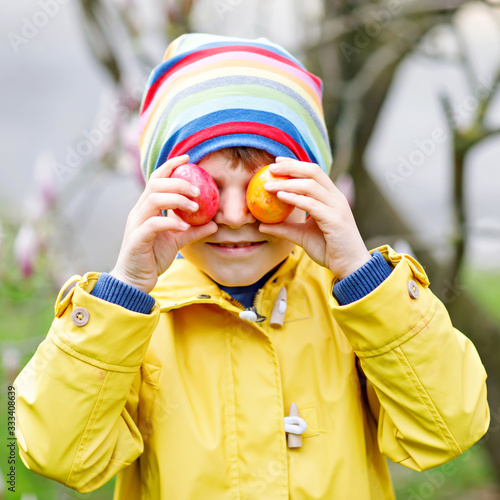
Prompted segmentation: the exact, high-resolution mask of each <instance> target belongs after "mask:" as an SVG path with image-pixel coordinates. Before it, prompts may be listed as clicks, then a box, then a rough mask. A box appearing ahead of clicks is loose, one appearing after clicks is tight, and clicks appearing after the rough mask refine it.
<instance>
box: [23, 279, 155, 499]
mask: <svg viewBox="0 0 500 500" xmlns="http://www.w3.org/2000/svg"><path fill="white" fill-rule="evenodd" d="M97 278H98V274H96V273H90V274H87V275H85V276H84V277H83V278H80V277H77V278H76V286H74V287H73V288H72V289H71V291H70V292H68V293H67V295H66V296H65V298H64V299H63V298H62V292H63V290H64V288H66V286H65V287H63V290H62V291H61V293H60V295H59V297H58V299H57V301H56V307H55V312H56V314H55V319H54V321H53V323H52V326H51V328H50V331H49V333H48V335H47V337H46V339H45V340H44V341H43V342H42V343H41V344H40V346H39V347H38V349H37V351H36V353H35V355H34V356H33V358H32V359H31V360H30V362H29V363H28V364H27V365H26V367H25V368H24V370H23V371H22V372H21V373H20V375H19V376H18V377H17V379H16V381H15V382H14V386H15V388H16V396H17V400H16V413H17V419H16V437H17V442H18V445H19V455H20V457H21V459H22V461H23V462H24V464H25V465H26V466H27V467H28V468H29V469H31V470H33V471H34V472H36V473H38V474H41V475H43V476H46V477H49V478H51V479H54V480H56V481H58V482H60V483H63V484H65V485H66V486H69V487H71V488H74V489H76V490H78V491H80V492H87V491H92V490H95V489H96V488H98V487H100V486H101V485H103V484H104V483H106V482H107V481H108V480H109V479H111V478H112V477H113V476H114V475H115V474H116V473H117V472H118V471H119V470H121V469H123V468H124V467H126V466H128V465H129V464H131V463H132V462H133V461H134V460H135V459H136V458H137V457H138V456H139V455H140V454H141V453H142V451H143V447H144V445H143V440H142V437H141V433H140V431H139V428H138V422H137V420H138V419H137V409H138V398H139V388H140V384H141V372H140V367H141V364H142V361H143V358H144V356H145V353H146V350H147V347H148V344H149V340H150V338H151V335H152V333H153V331H154V329H155V327H156V325H157V323H158V319H159V308H158V306H157V305H155V306H154V307H153V310H152V313H151V314H149V315H146V314H140V313H135V312H131V311H128V310H127V309H124V308H122V307H120V306H118V305H115V304H112V303H109V302H106V301H103V300H101V299H99V298H96V297H94V296H92V295H90V293H89V292H90V291H91V290H92V288H93V286H94V285H95V282H96V281H97ZM73 281H75V280H73ZM68 284H69V282H68ZM68 284H67V285H68Z"/></svg>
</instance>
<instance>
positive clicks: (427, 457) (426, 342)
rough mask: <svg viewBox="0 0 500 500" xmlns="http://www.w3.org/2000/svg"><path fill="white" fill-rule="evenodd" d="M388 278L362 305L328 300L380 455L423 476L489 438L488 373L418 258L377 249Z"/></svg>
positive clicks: (389, 249)
mask: <svg viewBox="0 0 500 500" xmlns="http://www.w3.org/2000/svg"><path fill="white" fill-rule="evenodd" d="M378 250H380V251H381V252H382V254H383V255H384V257H385V258H386V260H388V261H389V262H390V263H391V264H392V265H393V266H394V269H393V271H392V273H391V274H390V276H389V277H388V278H387V279H386V280H385V281H384V282H382V284H380V285H379V286H378V287H377V288H376V289H375V290H373V291H372V292H371V293H369V294H368V295H366V296H365V297H363V298H362V299H360V300H357V301H356V302H352V303H351V304H347V305H343V306H341V305H339V304H338V302H337V301H336V300H335V298H333V297H332V298H330V300H331V306H332V312H333V314H334V317H335V320H336V321H337V322H338V324H339V326H340V327H341V328H342V330H343V331H344V333H345V335H346V336H347V337H348V339H349V341H350V342H351V344H352V346H353V348H354V351H355V353H356V355H357V356H358V358H359V360H360V365H361V368H362V370H363V372H364V375H365V376H366V378H367V388H368V399H369V401H370V406H371V409H372V412H373V414H374V416H375V418H376V420H377V421H378V442H379V447H380V450H381V452H382V453H383V454H384V455H385V456H387V457H388V458H389V459H391V460H392V461H394V462H397V463H400V464H402V465H405V466H407V467H410V468H412V469H415V470H418V471H422V470H426V469H428V468H430V467H434V466H436V465H440V464H442V463H445V462H447V461H449V460H451V459H453V458H455V457H457V456H459V455H460V454H461V453H463V452H464V451H465V450H467V449H468V448H469V447H470V446H472V445H473V444H474V443H475V442H476V441H478V440H479V439H480V438H481V437H482V436H483V435H484V434H485V432H486V431H487V429H488V425H489V418H490V414H489V408H488V403H487V400H486V373H485V370H484V367H483V365H482V363H481V360H480V358H479V356H478V353H477V351H476V349H475V347H474V345H473V344H472V342H471V341H470V340H469V339H468V338H467V337H465V336H464V335H463V334H462V333H460V332H459V331H458V330H456V329H455V328H454V327H453V325H452V324H451V321H450V318H449V315H448V313H447V311H446V308H445V306H444V305H443V303H442V302H441V301H439V299H438V298H437V297H436V296H435V295H434V294H433V293H432V292H431V291H430V290H429V288H428V286H429V281H428V279H427V276H426V275H425V272H424V270H423V269H422V267H421V266H420V264H418V262H416V261H415V260H414V259H413V258H412V257H410V256H408V255H401V254H397V253H395V252H394V251H393V250H392V249H391V248H390V247H381V248H378Z"/></svg>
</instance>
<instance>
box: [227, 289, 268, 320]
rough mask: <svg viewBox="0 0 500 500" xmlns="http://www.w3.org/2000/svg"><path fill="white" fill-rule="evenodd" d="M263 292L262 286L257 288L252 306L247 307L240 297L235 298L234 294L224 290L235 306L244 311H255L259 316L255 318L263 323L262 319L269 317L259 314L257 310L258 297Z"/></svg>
mask: <svg viewBox="0 0 500 500" xmlns="http://www.w3.org/2000/svg"><path fill="white" fill-rule="evenodd" d="M261 292H262V288H259V290H257V292H256V293H255V295H254V297H253V303H252V306H251V307H245V306H244V305H243V304H242V303H241V302H240V301H239V300H238V299H235V298H234V297H233V296H231V295H229V294H228V293H227V292H224V293H226V295H227V296H228V297H229V300H230V302H231V303H233V304H234V305H235V306H237V307H238V308H239V309H241V310H242V311H250V312H253V313H255V314H256V316H257V319H256V320H255V322H256V323H261V322H262V321H265V320H266V319H267V316H262V315H261V314H259V313H258V312H257V307H256V305H257V297H258V295H259V294H260V293H261Z"/></svg>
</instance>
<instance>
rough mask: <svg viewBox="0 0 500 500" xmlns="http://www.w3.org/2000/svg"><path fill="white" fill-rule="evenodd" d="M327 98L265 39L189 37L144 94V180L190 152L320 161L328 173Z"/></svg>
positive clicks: (174, 48) (196, 157) (173, 48)
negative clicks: (249, 152) (248, 151)
mask: <svg viewBox="0 0 500 500" xmlns="http://www.w3.org/2000/svg"><path fill="white" fill-rule="evenodd" d="M321 94H322V82H321V80H320V79H319V78H318V77H316V76H315V75H313V74H311V73H309V72H308V71H307V70H306V69H305V68H304V66H303V65H302V64H301V63H300V62H299V61H297V59H295V58H294V57H293V56H292V55H291V54H289V53H288V52H287V51H286V50H284V49H283V48H282V47H280V46H279V45H276V44H274V43H271V42H269V41H268V40H267V39H265V38H258V39H256V40H246V39H242V38H232V37H223V36H217V35H206V34H188V35H183V36H181V37H179V38H177V39H176V40H174V41H173V42H172V43H171V44H170V45H169V47H168V49H167V51H166V53H165V56H164V58H163V62H162V63H161V64H160V65H158V66H157V67H156V68H155V69H154V70H153V72H152V73H151V75H150V77H149V81H148V85H147V88H146V92H145V94H144V98H143V102H142V106H141V114H140V122H139V130H140V139H139V146H140V150H141V166H142V171H143V173H144V176H145V178H146V179H148V178H149V176H150V175H151V172H153V170H155V169H156V168H158V167H159V166H160V165H162V164H163V163H165V161H166V160H167V159H169V158H171V157H173V156H180V155H182V154H185V153H187V154H189V156H190V161H191V162H192V163H197V162H199V161H200V160H201V159H202V158H203V157H204V156H206V155H207V154H209V153H212V152H214V151H217V150H219V149H222V148H226V147H235V146H248V147H254V148H259V149H264V150H265V151H267V152H268V153H270V154H271V155H272V156H275V157H276V156H286V157H291V158H296V159H298V160H301V161H310V162H313V163H318V164H319V165H320V166H321V168H322V169H323V170H324V171H325V172H328V171H329V170H330V166H331V162H332V155H331V151H330V145H329V141H328V136H327V131H326V127H325V122H324V118H323V108H322V105H321Z"/></svg>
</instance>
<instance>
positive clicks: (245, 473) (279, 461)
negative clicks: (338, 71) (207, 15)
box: [16, 35, 489, 500]
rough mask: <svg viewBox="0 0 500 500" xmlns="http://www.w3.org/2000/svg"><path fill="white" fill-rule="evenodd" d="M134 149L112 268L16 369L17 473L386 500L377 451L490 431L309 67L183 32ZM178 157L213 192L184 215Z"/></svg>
mask: <svg viewBox="0 0 500 500" xmlns="http://www.w3.org/2000/svg"><path fill="white" fill-rule="evenodd" d="M140 145H141V153H142V160H143V168H144V172H145V176H146V178H149V182H148V183H147V185H146V188H145V191H144V193H143V194H142V196H141V197H140V199H139V201H138V203H137V205H136V206H135V207H134V209H133V210H132V211H131V213H130V216H129V218H128V221H127V226H126V230H125V235H124V238H123V245H122V248H121V251H120V254H119V257H118V260H117V264H116V266H115V268H114V269H113V271H112V272H111V273H110V274H105V273H103V274H101V275H99V274H98V273H88V274H86V275H85V276H84V277H83V278H81V277H75V278H72V279H71V280H70V281H69V282H68V283H67V285H66V286H65V287H63V290H62V291H61V293H60V295H59V297H58V298H57V301H56V306H55V320H54V323H53V325H52V327H51V329H50V332H49V334H48V336H47V338H46V340H45V341H44V342H43V343H42V344H41V345H40V347H39V348H38V350H37V352H36V354H35V356H34V357H33V359H32V360H31V361H30V363H29V364H28V365H27V366H26V368H25V369H24V370H23V372H22V373H21V375H20V376H19V377H18V379H17V381H16V390H17V396H18V399H17V439H18V443H19V451H20V455H21V457H22V459H23V461H24V463H25V464H26V465H27V466H28V467H29V468H31V469H32V470H33V471H35V472H37V473H39V474H43V475H45V476H47V477H50V478H53V479H55V480H57V481H60V482H62V483H64V484H66V485H67V486H69V487H72V488H75V489H77V490H79V491H82V492H86V491H92V490H94V489H96V488H98V487H99V486H101V485H102V484H104V483H106V482H107V481H108V480H110V479H111V478H112V477H113V476H114V475H115V474H117V473H118V479H117V485H116V492H115V499H120V500H135V499H143V500H145V499H148V500H167V499H168V500H172V499H180V500H188V499H214V500H215V499H216V500H222V499H278V498H280V499H288V498H291V499H313V498H315V499H333V498H335V499H342V500H351V499H352V500H368V499H383V500H385V499H392V498H394V494H393V492H392V487H391V483H390V478H389V475H388V470H387V466H386V462H385V458H384V456H387V457H389V458H390V459H391V460H393V461H395V462H398V463H401V464H403V465H405V466H407V467H410V468H412V469H416V470H424V469H427V468H429V467H434V466H436V465H439V464H442V463H444V462H446V461H448V460H451V459H453V458H455V457H456V456H458V455H460V454H461V453H462V452H463V451H464V450H466V449H467V448H469V447H470V446H471V445H472V444H473V443H474V442H476V441H477V440H478V439H479V438H480V437H481V436H482V435H483V434H484V433H485V432H486V430H487V427H488V423H489V411H488V405H487V402H486V388H485V379H486V375H485V372H484V369H483V366H482V364H481V361H480V359H479V357H478V355H477V352H476V350H475V348H474V346H473V345H472V344H471V342H470V341H469V340H468V339H467V338H466V337H465V336H463V335H462V334H461V333H460V332H458V331H456V330H454V329H453V326H452V325H451V323H450V320H449V317H448V315H447V313H446V310H445V308H444V306H443V304H442V303H441V302H439V300H438V299H437V298H436V297H435V296H434V295H433V294H432V292H431V291H430V290H429V288H428V285H429V282H428V279H427V277H426V275H425V272H424V271H423V269H422V267H421V266H420V265H419V264H418V263H417V262H416V261H415V260H414V259H413V258H412V257H410V256H408V255H400V254H397V253H395V252H394V251H393V250H392V249H391V248H389V247H387V246H384V247H381V248H379V249H378V250H375V251H373V252H372V253H371V254H370V252H368V250H367V249H366V247H365V245H364V243H363V241H362V239H361V237H360V235H359V232H358V229H357V227H356V224H355V221H354V218H353V216H352V213H351V211H350V209H349V206H348V203H347V201H346V199H345V198H344V196H342V194H341V193H340V192H339V191H338V189H337V188H336V187H335V185H334V184H333V183H332V181H331V180H330V178H329V176H328V174H327V172H328V170H329V168H330V163H331V155H330V150H329V146H328V139H327V134H326V130H325V126H324V121H323V114H322V108H321V82H320V81H319V79H318V78H317V77H315V76H314V75H312V74H310V73H308V72H307V71H306V70H305V69H304V68H303V66H302V65H301V64H300V63H299V62H298V61H296V60H295V59H294V58H293V57H292V56H291V55H290V54H288V53H287V52H286V51H285V50H284V49H282V48H281V47H279V46H277V45H274V44H271V43H269V42H268V41H267V40H264V39H258V40H242V39H236V38H225V37H219V36H211V35H185V36H183V37H181V38H179V39H177V40H176V41H174V42H173V43H172V44H171V45H170V47H169V49H168V50H167V52H166V55H165V58H164V61H163V62H162V63H161V64H160V65H159V66H158V67H157V68H156V69H155V70H154V71H153V73H152V75H151V78H150V81H149V84H148V89H147V91H146V94H145V97H144V101H143V105H142V110H141V140H140ZM186 153H187V154H188V155H189V156H187V155H186ZM188 161H191V162H194V163H197V164H199V165H200V167H202V168H204V169H205V170H206V171H207V172H208V173H209V174H210V175H211V176H212V177H213V179H214V180H215V182H216V183H217V185H218V188H219V191H220V205H219V209H218V212H217V214H216V215H215V217H214V219H213V220H212V221H210V222H208V223H207V224H205V225H203V226H198V227H194V226H193V227H190V226H188V225H186V224H185V223H183V222H182V221H181V220H180V219H179V218H178V217H176V216H175V214H173V212H172V211H173V209H182V210H187V211H196V210H197V205H196V203H193V202H192V201H191V200H190V199H196V197H197V195H198V194H199V193H198V192H197V191H196V190H195V189H193V186H192V185H191V184H190V183H189V182H187V181H184V180H179V179H171V178H169V176H170V174H171V172H172V171H173V170H174V169H175V168H176V167H177V166H179V165H182V164H184V163H186V162H188ZM266 164H271V167H270V169H271V171H272V172H273V173H276V174H279V175H287V176H291V177H292V179H288V180H280V181H277V182H273V183H270V184H268V185H267V186H266V189H268V191H270V192H272V193H277V196H278V197H279V198H280V199H282V200H284V201H286V202H288V203H290V204H292V205H293V206H294V207H295V209H294V211H293V212H292V214H291V215H290V216H289V217H288V219H287V220H286V221H284V222H282V223H279V224H274V225H270V224H261V223H259V221H257V220H255V218H254V217H253V216H252V214H251V213H250V212H249V210H248V208H247V205H246V201H245V193H246V187H247V185H248V182H249V181H250V179H251V177H252V175H253V173H254V172H255V170H256V169H257V168H259V167H261V166H263V165H266ZM165 210H166V211H168V216H167V217H165V216H163V215H162V211H165ZM176 257H177V258H176ZM75 283H76V284H75ZM71 284H73V285H75V286H74V287H73V288H71V287H70V285H71ZM67 290H69V291H67ZM64 293H66V295H65V296H64ZM290 408H292V414H293V413H295V416H294V415H292V416H291V417H290V416H289V410H290ZM295 408H297V410H295ZM287 435H288V436H287ZM287 437H288V439H287Z"/></svg>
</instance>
